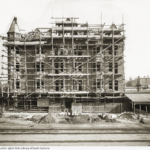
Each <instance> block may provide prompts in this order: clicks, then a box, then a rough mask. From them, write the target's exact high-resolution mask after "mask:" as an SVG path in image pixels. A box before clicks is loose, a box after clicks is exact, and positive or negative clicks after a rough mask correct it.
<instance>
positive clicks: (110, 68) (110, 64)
mask: <svg viewBox="0 0 150 150" xmlns="http://www.w3.org/2000/svg"><path fill="white" fill-rule="evenodd" d="M109 71H110V72H112V63H111V62H110V63H109Z"/></svg>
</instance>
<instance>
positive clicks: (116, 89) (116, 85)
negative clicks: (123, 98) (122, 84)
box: [115, 80, 118, 91]
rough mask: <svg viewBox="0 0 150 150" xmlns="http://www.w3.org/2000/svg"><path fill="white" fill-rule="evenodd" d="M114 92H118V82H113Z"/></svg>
mask: <svg viewBox="0 0 150 150" xmlns="http://www.w3.org/2000/svg"><path fill="white" fill-rule="evenodd" d="M115 91H118V81H117V80H115Z"/></svg>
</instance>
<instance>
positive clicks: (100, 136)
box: [0, 129, 150, 146]
mask: <svg viewBox="0 0 150 150" xmlns="http://www.w3.org/2000/svg"><path fill="white" fill-rule="evenodd" d="M0 146H150V130H102V129H101V130H51V129H50V130H29V129H27V130H15V129H13V130H12V129H11V130H9V129H8V130H2V129H1V130H0Z"/></svg>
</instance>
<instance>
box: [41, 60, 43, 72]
mask: <svg viewBox="0 0 150 150" xmlns="http://www.w3.org/2000/svg"><path fill="white" fill-rule="evenodd" d="M41 71H44V63H43V62H42V63H41Z"/></svg>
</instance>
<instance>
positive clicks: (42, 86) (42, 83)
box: [36, 80, 44, 89]
mask: <svg viewBox="0 0 150 150" xmlns="http://www.w3.org/2000/svg"><path fill="white" fill-rule="evenodd" d="M36 88H37V89H40V80H37V81H36ZM41 88H44V81H41Z"/></svg>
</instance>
